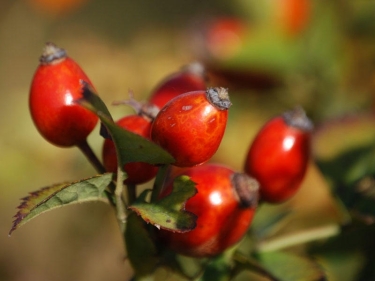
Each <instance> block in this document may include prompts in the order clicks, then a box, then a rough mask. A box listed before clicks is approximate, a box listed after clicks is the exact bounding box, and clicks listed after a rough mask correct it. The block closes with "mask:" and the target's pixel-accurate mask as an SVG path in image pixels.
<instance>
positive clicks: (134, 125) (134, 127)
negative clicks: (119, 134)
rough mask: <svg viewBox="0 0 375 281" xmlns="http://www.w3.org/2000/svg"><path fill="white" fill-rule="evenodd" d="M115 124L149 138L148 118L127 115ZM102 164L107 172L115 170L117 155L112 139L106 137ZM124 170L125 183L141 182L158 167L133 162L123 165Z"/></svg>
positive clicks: (148, 178) (145, 180)
mask: <svg viewBox="0 0 375 281" xmlns="http://www.w3.org/2000/svg"><path fill="white" fill-rule="evenodd" d="M116 123H117V125H119V126H120V127H122V128H124V129H126V130H128V131H130V132H133V133H135V134H138V135H140V136H142V137H145V138H147V139H150V131H151V122H150V120H148V119H146V118H144V117H142V116H139V115H128V116H125V117H123V118H121V119H120V120H118V121H117V122H116ZM102 156H103V165H104V168H105V169H106V171H107V172H112V173H116V172H117V155H116V148H115V145H114V143H113V141H112V140H110V139H106V140H105V141H104V144H103V151H102ZM124 171H125V172H126V174H127V176H128V177H127V179H126V180H125V181H124V183H125V184H135V185H136V184H141V183H145V182H147V181H149V180H151V179H152V178H154V177H155V176H156V173H157V171H158V168H157V167H156V166H154V165H151V164H148V163H143V162H133V163H128V164H125V165H124Z"/></svg>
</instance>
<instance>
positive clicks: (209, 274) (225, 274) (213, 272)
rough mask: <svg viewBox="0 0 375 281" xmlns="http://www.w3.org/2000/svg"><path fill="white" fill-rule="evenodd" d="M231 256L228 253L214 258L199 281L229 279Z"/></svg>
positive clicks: (224, 280)
mask: <svg viewBox="0 0 375 281" xmlns="http://www.w3.org/2000/svg"><path fill="white" fill-rule="evenodd" d="M231 257H232V255H226V253H224V254H222V255H219V256H216V257H214V258H212V259H211V260H210V261H209V262H208V264H207V265H206V267H205V269H204V272H203V275H202V276H201V277H200V278H199V279H198V281H210V280H217V281H227V280H230V277H231V269H232V268H231Z"/></svg>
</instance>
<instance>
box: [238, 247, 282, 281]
mask: <svg viewBox="0 0 375 281" xmlns="http://www.w3.org/2000/svg"><path fill="white" fill-rule="evenodd" d="M233 260H234V261H235V263H236V265H235V267H234V269H233V271H232V277H234V276H236V275H237V274H238V273H240V272H241V271H242V270H250V271H253V272H256V273H258V274H260V275H262V276H264V277H267V278H268V279H269V280H270V281H280V280H279V279H278V278H277V277H275V276H273V275H272V274H271V273H270V272H268V271H267V270H266V269H264V268H263V267H262V266H261V265H260V264H259V263H258V262H257V261H255V260H253V259H250V258H248V257H246V256H244V255H242V254H239V253H238V252H235V254H234V255H233Z"/></svg>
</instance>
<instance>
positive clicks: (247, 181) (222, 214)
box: [30, 43, 312, 257]
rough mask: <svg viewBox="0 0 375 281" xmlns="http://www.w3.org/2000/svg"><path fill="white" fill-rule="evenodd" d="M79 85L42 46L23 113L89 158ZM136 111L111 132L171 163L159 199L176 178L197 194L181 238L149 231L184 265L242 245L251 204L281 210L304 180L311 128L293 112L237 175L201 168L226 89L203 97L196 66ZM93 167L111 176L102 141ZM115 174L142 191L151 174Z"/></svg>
mask: <svg viewBox="0 0 375 281" xmlns="http://www.w3.org/2000/svg"><path fill="white" fill-rule="evenodd" d="M83 83H85V84H86V85H89V86H91V87H92V88H93V85H92V83H91V81H90V79H89V78H88V77H87V76H86V74H85V73H84V72H83V71H82V69H81V68H80V66H79V65H78V64H77V63H76V62H75V61H74V60H72V59H71V58H70V57H69V56H67V54H66V52H65V51H64V50H63V49H61V48H59V47H57V46H56V45H54V44H51V43H47V44H46V46H45V49H44V52H43V55H42V57H41V59H40V65H39V67H38V69H37V70H36V73H35V75H34V77H33V81H32V85H31V90H30V111H31V115H32V118H33V121H34V123H35V125H36V127H37V129H38V130H39V132H40V133H41V135H42V136H43V137H44V138H45V139H46V140H48V141H49V142H51V143H52V144H55V145H57V146H61V147H70V146H77V147H78V148H80V149H81V150H82V151H84V152H85V153H88V152H87V147H88V144H87V137H88V135H89V134H90V133H91V132H92V130H93V129H94V127H95V126H96V124H97V122H98V117H97V115H96V114H95V113H93V112H91V111H90V110H88V109H86V108H84V107H83V106H82V105H81V104H79V103H76V101H77V100H79V99H81V98H82V85H83ZM130 103H132V102H131V101H130ZM134 104H135V103H133V105H134ZM136 105H137V106H138V108H137V110H136V113H135V114H132V115H128V116H125V117H123V118H121V119H120V120H118V121H117V122H116V123H117V124H118V125H119V126H120V127H122V128H123V129H124V130H128V131H130V132H133V133H135V134H138V135H140V136H142V137H144V138H146V139H149V140H150V141H152V142H154V143H156V144H158V145H159V146H161V147H162V148H163V149H164V150H166V151H167V152H169V153H170V154H171V155H172V156H173V157H174V159H175V162H174V163H173V165H171V166H170V169H169V172H168V173H167V174H166V178H165V179H164V184H163V188H162V191H161V193H160V195H159V197H158V198H159V199H160V198H163V197H165V196H167V195H168V194H169V193H170V192H171V191H172V185H173V181H174V179H175V178H176V177H178V176H180V175H187V176H189V177H190V179H191V180H192V181H193V182H194V183H195V184H196V189H197V194H196V195H194V196H193V197H191V198H190V199H188V200H187V202H186V204H185V209H186V210H187V211H189V212H191V213H194V214H195V215H196V216H197V222H196V227H195V228H194V229H193V230H191V231H188V232H184V233H176V232H172V231H168V230H165V229H161V230H160V231H158V235H157V237H158V239H159V241H160V243H163V245H165V246H167V247H168V248H170V249H172V250H173V251H175V252H176V253H179V254H184V255H188V256H193V257H210V256H215V255H217V254H220V253H221V252H223V251H224V250H226V249H227V248H228V247H231V246H232V245H234V244H236V243H237V242H239V241H240V240H241V238H242V237H243V236H244V235H245V233H246V232H247V231H248V229H249V227H250V224H251V222H252V219H253V216H254V213H255V209H256V207H257V205H258V203H259V202H269V203H281V202H284V201H285V200H288V199H289V198H291V197H292V196H293V195H294V194H295V193H296V191H297V190H298V188H299V186H300V184H301V182H302V180H303V178H304V175H305V172H306V169H307V164H308V161H309V156H310V134H311V130H312V123H311V121H310V120H309V119H308V118H307V117H306V115H305V113H304V111H303V110H302V109H301V108H296V109H294V110H291V111H287V112H285V113H283V114H281V115H279V116H276V117H274V118H273V119H271V120H270V121H269V122H267V123H266V124H265V125H264V127H263V128H262V129H261V130H260V131H259V133H258V134H257V136H256V137H255V139H254V140H253V142H252V143H251V145H250V148H249V151H248V154H247V156H246V162H245V165H244V171H243V172H237V171H235V170H233V169H231V168H230V167H227V166H226V165H223V164H218V163H210V162H208V161H209V160H210V159H211V157H212V156H213V155H214V154H215V152H216V151H217V149H218V147H219V145H220V142H221V140H222V138H223V136H224V132H225V128H226V123H227V118H228V109H229V108H230V106H231V102H230V100H229V96H228V90H227V89H225V88H220V87H208V84H207V79H206V75H205V71H204V68H203V67H202V65H200V64H191V65H189V66H188V67H186V68H183V69H181V70H180V71H178V72H177V73H174V74H172V75H171V76H168V77H166V79H165V80H164V81H162V82H161V83H160V84H159V86H158V87H157V88H156V89H155V90H154V91H153V92H152V94H151V95H150V98H149V100H148V103H147V104H143V105H141V106H140V104H136ZM137 106H136V107H137ZM102 158H103V164H101V163H100V161H98V160H97V161H95V160H94V161H92V162H93V164H94V165H95V167H96V168H97V170H98V172H101V173H104V172H112V173H116V172H117V168H118V167H117V165H118V164H117V163H118V161H117V155H116V147H115V144H114V142H113V141H112V140H111V139H109V138H107V139H105V140H104V144H103V150H102ZM91 160H92V157H91ZM123 170H124V171H125V173H126V175H127V178H126V180H125V181H124V184H125V186H126V185H139V184H142V183H145V182H148V181H150V180H152V179H153V178H154V177H155V176H156V174H157V173H158V167H157V166H155V165H151V164H149V163H143V162H133V163H128V164H126V165H125V166H124V167H123Z"/></svg>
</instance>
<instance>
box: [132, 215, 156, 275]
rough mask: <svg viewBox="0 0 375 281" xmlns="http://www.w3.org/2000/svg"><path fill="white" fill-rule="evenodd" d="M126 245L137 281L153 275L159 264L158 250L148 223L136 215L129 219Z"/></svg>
mask: <svg viewBox="0 0 375 281" xmlns="http://www.w3.org/2000/svg"><path fill="white" fill-rule="evenodd" d="M125 243H126V248H127V254H128V258H129V261H130V263H131V264H132V266H133V269H134V271H135V275H136V277H137V279H140V278H142V277H145V276H148V275H151V274H152V273H153V272H154V270H155V269H156V266H157V264H158V262H159V257H158V255H157V248H156V246H155V243H154V240H153V239H152V237H151V235H150V233H149V232H148V231H147V225H146V223H145V222H144V221H143V220H142V219H141V218H140V217H138V216H137V215H136V214H135V213H130V214H129V216H128V218H127V225H126V231H125Z"/></svg>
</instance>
